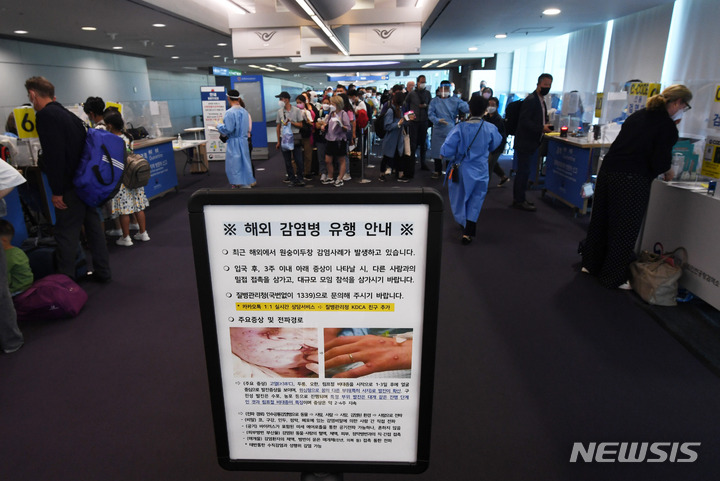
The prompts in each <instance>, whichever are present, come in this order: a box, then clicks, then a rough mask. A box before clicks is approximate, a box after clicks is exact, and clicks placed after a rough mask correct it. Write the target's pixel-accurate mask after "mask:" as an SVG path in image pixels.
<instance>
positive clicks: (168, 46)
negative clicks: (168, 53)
mask: <svg viewBox="0 0 720 481" xmlns="http://www.w3.org/2000/svg"><path fill="white" fill-rule="evenodd" d="M165 46H166V47H167V48H173V47H174V46H175V45H172V44H170V45H165Z"/></svg>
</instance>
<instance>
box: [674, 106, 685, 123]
mask: <svg viewBox="0 0 720 481" xmlns="http://www.w3.org/2000/svg"><path fill="white" fill-rule="evenodd" d="M684 113H685V110H683V109H680V110H678V111H677V112H675V115H673V116H672V119H673V120H674V121H676V122H677V121H678V120H680V119H682V118H683V114H684Z"/></svg>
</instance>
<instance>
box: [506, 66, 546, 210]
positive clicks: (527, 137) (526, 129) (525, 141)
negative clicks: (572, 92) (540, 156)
mask: <svg viewBox="0 0 720 481" xmlns="http://www.w3.org/2000/svg"><path fill="white" fill-rule="evenodd" d="M552 81H553V78H552V75H550V74H549V73H544V74H542V75H540V77H538V83H537V88H536V89H535V91H533V93H531V94H530V95H528V96H527V97H525V100H523V102H522V106H521V107H520V112H519V115H518V120H517V129H515V145H514V148H515V156H516V158H517V173H516V174H515V183H514V184H513V203H512V207H514V208H516V209H521V210H525V211H528V212H534V211H535V210H537V209H536V207H535V204H534V203H532V202H529V201H528V200H527V199H526V197H525V191H527V186H528V181H529V180H530V168H531V165H530V164H531V162H532V159H533V156H534V154H535V152H536V151H537V149H538V147H540V144H541V143H542V139H543V134H546V133H548V132H550V131H551V128H550V125H549V124H548V123H547V122H548V116H547V107H546V105H545V96H546V95H547V94H548V93H550V88H551V87H552ZM508 117H510V115H509V114H508ZM511 130H512V129H511Z"/></svg>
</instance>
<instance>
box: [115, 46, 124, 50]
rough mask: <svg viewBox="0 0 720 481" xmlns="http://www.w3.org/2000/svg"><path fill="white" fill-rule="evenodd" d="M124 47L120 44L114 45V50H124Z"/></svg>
mask: <svg viewBox="0 0 720 481" xmlns="http://www.w3.org/2000/svg"><path fill="white" fill-rule="evenodd" d="M122 49H123V48H122V47H120V46H118V47H113V50H122Z"/></svg>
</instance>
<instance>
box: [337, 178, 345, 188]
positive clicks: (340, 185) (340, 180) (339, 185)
mask: <svg viewBox="0 0 720 481" xmlns="http://www.w3.org/2000/svg"><path fill="white" fill-rule="evenodd" d="M344 183H345V182H343V181H342V179H338V180H336V181H335V187H342V186H343V184H344Z"/></svg>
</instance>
